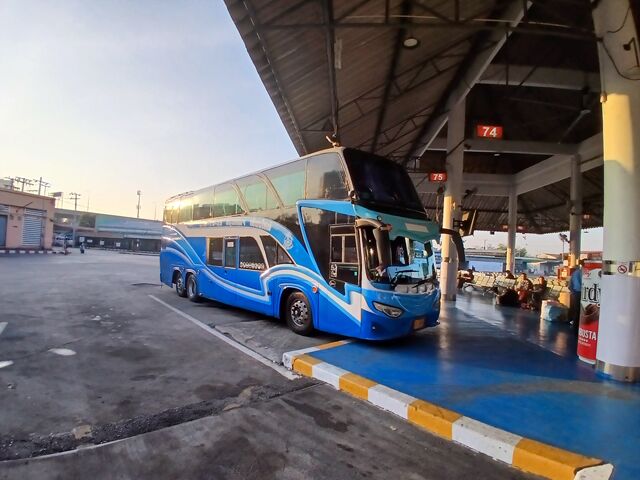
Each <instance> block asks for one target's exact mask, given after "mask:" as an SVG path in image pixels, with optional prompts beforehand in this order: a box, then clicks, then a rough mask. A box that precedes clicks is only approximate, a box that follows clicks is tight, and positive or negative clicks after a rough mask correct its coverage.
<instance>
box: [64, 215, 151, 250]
mask: <svg viewBox="0 0 640 480" xmlns="http://www.w3.org/2000/svg"><path fill="white" fill-rule="evenodd" d="M74 232H75V237H74ZM55 235H56V237H68V238H74V245H79V244H80V243H81V242H84V244H85V245H86V246H87V247H90V248H104V249H113V250H133V251H144V252H159V251H160V240H161V238H162V222H161V221H156V220H146V219H143V218H132V217H121V216H118V215H108V214H104V213H93V212H76V211H74V210H68V209H62V208H56V210H55Z"/></svg>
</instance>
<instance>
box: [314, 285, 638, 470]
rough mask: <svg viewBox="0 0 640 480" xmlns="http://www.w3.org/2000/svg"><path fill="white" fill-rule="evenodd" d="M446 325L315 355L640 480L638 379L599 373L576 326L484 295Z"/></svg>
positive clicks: (465, 297) (470, 297)
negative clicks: (582, 351) (580, 344)
mask: <svg viewBox="0 0 640 480" xmlns="http://www.w3.org/2000/svg"><path fill="white" fill-rule="evenodd" d="M441 322H442V323H441V325H439V326H438V327H436V328H433V329H427V330H423V331H422V332H420V333H419V334H416V335H414V336H412V337H409V338H406V339H403V340H400V341H393V342H384V343H370V342H355V343H350V344H347V345H343V346H340V347H336V348H332V349H328V350H321V351H318V352H314V353H313V354H312V355H313V356H314V357H316V358H318V359H321V360H323V361H326V362H328V363H331V364H333V365H337V366H339V367H342V368H344V369H345V370H349V371H351V372H354V373H357V374H359V375H361V376H363V377H366V378H369V379H371V380H373V381H376V382H378V383H381V384H384V385H386V386H388V387H391V388H394V389H396V390H399V391H401V392H405V393H407V394H409V395H412V396H414V397H417V398H421V399H424V400H427V401H430V402H432V403H435V404H438V405H440V406H442V407H445V408H448V409H450V410H453V411H456V412H458V413H460V414H462V415H466V416H468V417H471V418H474V419H476V420H479V421H481V422H484V423H487V424H489V425H493V426H495V427H498V428H501V429H504V430H507V431H509V432H512V433H515V434H518V435H522V436H524V437H528V438H532V439H534V440H538V441H541V442H544V443H548V444H550V445H554V446H557V447H561V448H564V449H567V450H571V451H574V452H577V453H581V454H583V455H588V456H594V457H597V458H600V459H603V460H605V461H608V462H611V463H613V464H614V466H615V469H614V478H616V479H634V480H636V479H640V386H638V385H626V384H620V383H617V382H613V381H609V380H605V379H603V378H601V377H599V376H597V375H596V374H595V373H594V371H593V369H592V367H591V366H589V365H586V364H584V363H582V362H581V361H580V360H578V358H577V357H576V355H575V351H576V334H575V333H573V330H572V327H571V326H569V325H562V324H550V323H548V322H545V321H540V320H539V318H538V315H537V314H536V313H535V312H529V311H524V310H520V309H515V308H510V307H496V306H494V305H492V304H491V302H490V298H488V297H482V296H481V295H479V294H477V293H465V294H462V295H459V296H458V301H457V302H456V304H454V305H447V306H446V307H444V309H443V311H442V314H441Z"/></svg>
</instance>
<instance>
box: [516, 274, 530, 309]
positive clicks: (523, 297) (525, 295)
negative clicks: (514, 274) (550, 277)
mask: <svg viewBox="0 0 640 480" xmlns="http://www.w3.org/2000/svg"><path fill="white" fill-rule="evenodd" d="M532 289H533V283H531V280H529V279H528V278H527V274H526V273H524V272H522V273H521V274H520V277H519V278H518V282H517V283H516V288H515V290H516V292H517V293H518V302H520V305H521V306H522V308H527V307H526V306H527V305H528V304H529V295H530V294H531V290H532Z"/></svg>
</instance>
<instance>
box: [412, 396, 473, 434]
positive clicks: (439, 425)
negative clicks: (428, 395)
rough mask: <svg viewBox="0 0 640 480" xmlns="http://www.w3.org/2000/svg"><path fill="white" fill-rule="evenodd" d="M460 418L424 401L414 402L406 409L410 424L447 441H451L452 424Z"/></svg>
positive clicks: (458, 415) (449, 411)
mask: <svg viewBox="0 0 640 480" xmlns="http://www.w3.org/2000/svg"><path fill="white" fill-rule="evenodd" d="M461 417H462V415H460V414H459V413H456V412H453V411H451V410H447V409H446V408H442V407H438V406H437V405H433V404H432V403H429V402H425V401H424V400H416V401H415V402H413V403H412V404H411V405H409V407H408V408H407V418H408V420H409V421H410V422H411V423H415V424H416V425H419V426H421V427H422V428H425V429H426V430H429V431H430V432H433V433H435V434H437V435H440V436H441V437H445V438H447V439H449V440H452V439H453V424H454V422H455V421H456V420H458V419H459V418H461Z"/></svg>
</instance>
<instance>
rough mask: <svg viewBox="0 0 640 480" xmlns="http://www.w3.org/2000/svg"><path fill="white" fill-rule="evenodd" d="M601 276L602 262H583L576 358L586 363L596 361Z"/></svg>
mask: <svg viewBox="0 0 640 480" xmlns="http://www.w3.org/2000/svg"><path fill="white" fill-rule="evenodd" d="M601 276H602V262H593V261H585V262H584V266H583V267H582V295H581V297H580V327H579V329H578V358H580V360H582V361H583V362H587V363H596V350H597V348H598V323H599V321H600V285H601V282H600V278H601Z"/></svg>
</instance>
